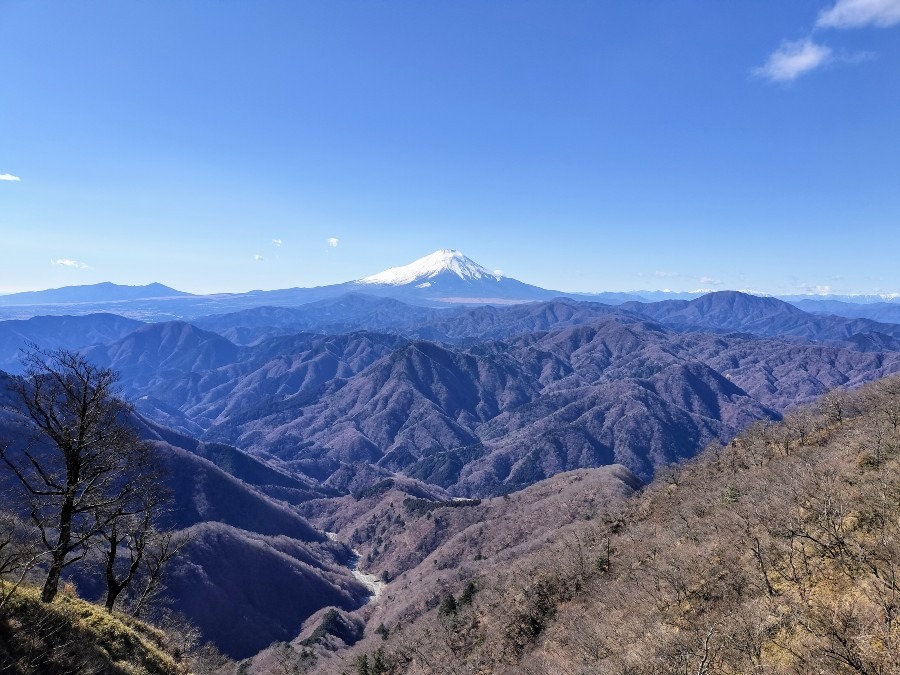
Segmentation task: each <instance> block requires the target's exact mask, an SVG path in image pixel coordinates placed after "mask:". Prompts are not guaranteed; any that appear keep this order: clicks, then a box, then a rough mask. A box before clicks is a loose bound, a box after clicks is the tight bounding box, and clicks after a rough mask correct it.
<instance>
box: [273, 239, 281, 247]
mask: <svg viewBox="0 0 900 675" xmlns="http://www.w3.org/2000/svg"><path fill="white" fill-rule="evenodd" d="M272 243H273V244H275V246H281V245H282V244H283V243H284V242H283V241H281V239H273V240H272Z"/></svg>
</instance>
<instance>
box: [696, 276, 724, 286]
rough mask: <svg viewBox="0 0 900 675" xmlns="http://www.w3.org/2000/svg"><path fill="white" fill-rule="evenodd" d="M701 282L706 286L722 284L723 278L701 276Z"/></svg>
mask: <svg viewBox="0 0 900 675" xmlns="http://www.w3.org/2000/svg"><path fill="white" fill-rule="evenodd" d="M700 283H701V284H703V285H705V286H721V285H722V280H721V279H714V278H713V277H700Z"/></svg>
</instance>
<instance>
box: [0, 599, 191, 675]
mask: <svg viewBox="0 0 900 675" xmlns="http://www.w3.org/2000/svg"><path fill="white" fill-rule="evenodd" d="M39 598H40V593H39V591H38V590H37V589H35V588H31V587H23V588H20V589H19V590H18V591H17V592H16V593H15V594H14V595H13V597H12V598H11V599H10V601H9V603H8V605H7V606H6V607H4V609H3V610H2V612H0V672H3V673H12V674H18V673H26V672H31V673H97V674H103V675H105V674H109V675H126V674H127V675H143V674H148V675H177V674H182V673H184V672H186V671H184V670H183V669H182V668H181V667H179V665H178V664H177V663H176V662H175V659H173V657H172V656H171V655H169V654H167V653H166V652H165V650H164V647H163V644H164V635H163V633H162V632H161V631H159V630H158V629H156V628H153V627H151V626H148V625H147V624H144V623H141V622H139V621H136V620H134V619H131V618H130V617H126V616H123V615H118V614H115V615H110V614H108V613H107V612H106V611H105V610H104V609H103V608H102V607H99V606H97V605H93V604H91V603H89V602H85V601H84V600H81V599H79V598H76V597H73V596H71V595H69V594H66V593H60V594H59V595H58V596H57V598H56V600H54V601H53V602H52V603H51V604H49V605H45V604H43V603H41V602H40V599H39Z"/></svg>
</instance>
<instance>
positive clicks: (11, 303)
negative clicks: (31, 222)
mask: <svg viewBox="0 0 900 675" xmlns="http://www.w3.org/2000/svg"><path fill="white" fill-rule="evenodd" d="M348 293H363V294H366V295H374V296H378V297H385V298H392V299H396V300H401V301H403V302H405V303H407V304H412V305H419V306H426V307H447V306H452V305H471V304H482V305H483V304H494V305H504V304H516V303H523V302H536V301H542V300H551V299H553V298H558V297H569V298H573V299H578V300H591V301H595V302H603V303H607V304H615V305H617V304H622V303H626V302H656V301H663V300H693V299H695V298H697V297H700V296H701V295H704V292H702V291H697V292H694V293H671V292H667V291H634V292H628V293H617V292H609V293H566V292H563V291H556V290H548V289H545V288H540V287H538V286H533V285H531V284H527V283H523V282H521V281H517V280H516V279H512V278H509V277H506V276H503V275H502V274H499V273H496V272H491V271H489V270H487V269H486V268H484V267H483V266H481V265H479V264H478V263H476V262H475V261H473V260H471V259H470V258H467V257H466V256H465V255H463V254H462V253H460V252H459V251H455V250H451V249H441V250H438V251H435V252H434V253H432V254H430V255H427V256H425V257H423V258H420V259H419V260H416V261H414V262H412V263H410V264H408V265H403V266H400V267H392V268H390V269H388V270H385V271H383V272H380V273H378V274H373V275H371V276H368V277H364V278H363V279H359V280H356V281H348V282H345V283H341V284H333V285H330V286H318V287H313V288H288V289H282V290H274V291H249V292H247V293H220V294H211V295H193V294H190V293H184V292H182V291H177V290H175V289H173V288H170V287H168V286H164V285H162V284H158V283H154V284H148V285H146V286H120V285H116V284H112V283H102V284H95V285H92V286H68V287H64V288H56V289H51V290H46V291H29V292H25V293H13V294H10V295H0V319H27V318H30V317H32V316H38V315H61V314H90V313H96V312H113V313H116V314H119V315H121V316H127V317H130V318H133V319H140V320H145V321H146V320H150V321H162V320H168V319H195V318H197V317H201V316H205V315H211V314H221V313H225V312H234V311H240V310H244V309H251V308H256V307H263V306H278V307H298V306H300V305H305V304H309V303H313V302H317V301H322V300H332V299H334V298H337V297H340V296H343V295H347V294H348ZM784 299H785V300H788V301H789V302H791V303H794V304H797V305H798V306H801V307H802V308H803V309H804V310H806V311H810V312H824V313H829V314H837V315H841V316H848V317H858V318H868V319H873V320H878V321H885V322H900V298H897V297H894V296H808V295H796V296H790V297H786V298H784Z"/></svg>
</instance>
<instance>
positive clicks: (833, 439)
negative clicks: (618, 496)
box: [312, 378, 900, 675]
mask: <svg viewBox="0 0 900 675" xmlns="http://www.w3.org/2000/svg"><path fill="white" fill-rule="evenodd" d="M898 419H900V380H898V379H896V378H894V379H886V380H881V381H879V382H876V383H873V384H871V385H868V386H866V387H864V388H862V389H860V390H858V391H855V392H852V393H850V394H841V393H831V394H829V395H827V396H826V397H824V398H823V399H821V400H820V401H819V402H818V403H817V404H816V405H815V406H813V407H810V408H800V409H797V410H795V411H792V412H791V413H789V414H788V415H787V416H786V418H785V420H784V421H783V422H781V423H778V424H774V425H773V424H758V425H755V426H754V427H752V428H750V429H748V430H747V431H746V432H745V433H744V434H742V435H741V436H740V437H739V438H737V439H735V441H734V442H732V443H730V444H728V445H725V446H721V445H718V444H714V445H713V446H710V447H708V448H707V449H706V450H705V451H704V452H703V453H701V454H700V455H699V456H698V457H697V458H696V459H695V460H692V461H690V462H687V463H682V464H680V465H676V466H673V467H671V468H669V469H666V470H665V471H663V472H661V473H660V475H659V476H658V477H657V478H656V480H654V482H653V483H652V484H651V485H650V486H649V487H648V488H647V489H645V490H644V491H642V492H641V493H639V494H638V495H636V496H634V497H632V498H631V499H630V500H628V501H627V502H626V503H625V504H624V506H623V507H621V508H614V509H613V510H611V511H609V512H607V513H606V514H604V515H598V516H596V517H593V518H591V520H590V522H586V523H584V524H582V525H581V526H580V527H579V528H578V529H576V530H573V531H571V532H569V533H567V534H566V536H564V537H562V538H561V539H560V540H559V541H557V542H555V543H554V544H552V545H550V546H547V547H542V548H540V549H538V550H536V551H534V552H532V553H531V554H529V555H527V556H522V557H521V558H519V559H518V560H516V561H515V562H514V563H513V564H512V565H511V566H510V565H504V566H503V567H502V568H501V567H497V568H494V569H483V570H481V571H480V572H481V573H480V574H478V575H476V576H474V577H472V578H471V579H470V580H471V581H472V582H473V584H474V588H475V589H477V590H475V592H474V593H473V592H471V591H470V592H468V593H467V592H465V589H466V583H464V582H463V581H462V580H460V581H458V582H456V583H455V584H450V585H448V587H447V590H448V592H451V593H454V594H455V596H454V599H453V601H452V602H450V601H446V602H442V603H441V605H440V606H439V607H435V608H434V609H432V610H431V611H430V612H429V613H427V614H426V615H424V616H423V617H422V618H421V619H419V620H417V621H415V622H414V623H413V624H411V625H410V624H408V623H407V624H405V625H402V626H400V625H394V624H386V625H385V628H386V632H387V637H386V639H382V638H381V637H379V636H378V635H372V636H371V637H367V638H366V639H365V640H364V641H363V642H361V643H359V644H358V645H357V646H356V647H355V648H354V650H353V651H352V652H351V654H350V655H347V656H345V657H342V659H343V660H342V662H341V663H342V667H343V668H345V669H346V672H352V670H351V668H353V667H356V664H358V663H359V659H360V658H361V656H362V655H365V657H366V662H367V664H372V663H375V662H376V661H377V663H378V670H379V672H380V673H382V674H387V673H391V674H395V673H434V674H441V675H450V674H456V673H460V674H461V673H510V674H512V673H528V674H529V675H539V674H541V675H543V674H547V675H549V674H551V673H571V674H573V675H577V674H585V675H586V674H587V673H597V672H614V673H635V674H643V673H648V674H649V673H749V672H770V673H799V672H828V673H880V674H884V675H889V674H891V673H898V672H900V662H898V661H897V654H898V653H900V624H898V621H897V597H898V593H900V583H898V580H897V574H896V571H897V570H896V566H897V561H898V560H900V548H898V546H900V479H898V476H900V423H898ZM445 597H446V596H445ZM382 632H384V631H382ZM316 667H318V670H316ZM312 670H313V671H314V672H321V673H326V672H340V670H341V667H339V666H338V664H336V662H335V660H334V659H329V660H325V659H320V661H319V663H318V666H314V667H313V668H312Z"/></svg>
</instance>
